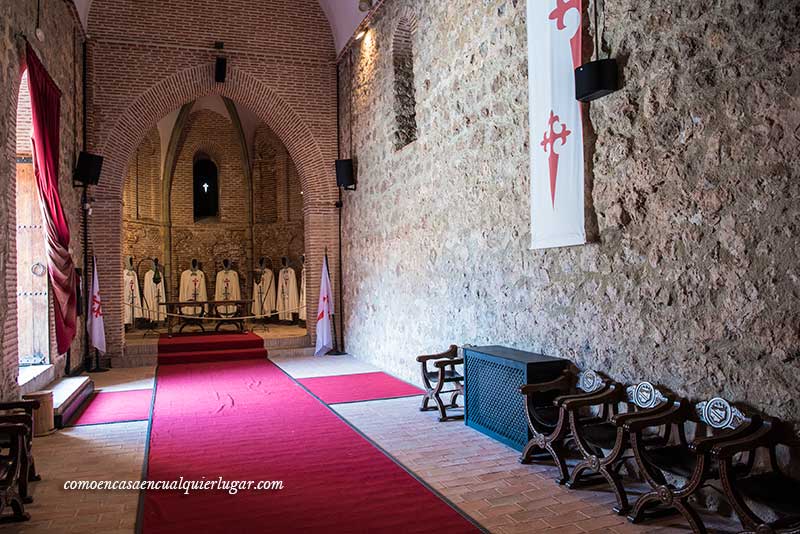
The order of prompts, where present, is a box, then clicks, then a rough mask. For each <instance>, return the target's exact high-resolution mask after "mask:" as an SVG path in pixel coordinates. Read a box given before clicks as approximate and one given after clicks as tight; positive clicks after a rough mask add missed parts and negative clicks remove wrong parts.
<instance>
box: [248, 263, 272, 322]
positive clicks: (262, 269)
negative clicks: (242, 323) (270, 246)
mask: <svg viewBox="0 0 800 534" xmlns="http://www.w3.org/2000/svg"><path fill="white" fill-rule="evenodd" d="M257 273H259V274H260V275H261V278H260V280H259V281H258V283H256V282H255V281H253V306H252V307H251V308H250V311H251V312H252V313H253V315H255V316H257V317H259V318H260V317H263V316H265V315H267V314H269V313H270V312H271V311H272V310H274V309H275V273H273V272H272V269H270V268H268V267H267V260H266V258H261V260H259V263H258V271H257Z"/></svg>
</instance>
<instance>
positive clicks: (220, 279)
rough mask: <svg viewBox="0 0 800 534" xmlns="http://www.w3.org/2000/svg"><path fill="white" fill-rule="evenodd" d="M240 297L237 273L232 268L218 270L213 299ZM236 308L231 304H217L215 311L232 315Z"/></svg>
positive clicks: (237, 298) (235, 298)
mask: <svg viewBox="0 0 800 534" xmlns="http://www.w3.org/2000/svg"><path fill="white" fill-rule="evenodd" d="M241 298H242V293H241V290H240V289H239V274H238V273H237V272H236V271H234V270H233V269H230V270H227V271H226V270H222V271H220V272H218V273H217V282H216V289H215V290H214V300H240V299H241ZM236 308H237V307H236V306H235V305H233V304H230V305H227V306H217V313H219V314H220V315H233V314H234V313H236Z"/></svg>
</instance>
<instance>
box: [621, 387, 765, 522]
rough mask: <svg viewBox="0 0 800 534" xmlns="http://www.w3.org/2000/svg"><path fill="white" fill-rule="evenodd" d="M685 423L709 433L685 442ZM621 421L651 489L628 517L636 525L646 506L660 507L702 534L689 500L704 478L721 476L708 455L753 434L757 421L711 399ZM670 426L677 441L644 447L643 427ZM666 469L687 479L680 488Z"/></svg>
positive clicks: (722, 401) (676, 404)
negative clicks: (673, 513) (720, 446)
mask: <svg viewBox="0 0 800 534" xmlns="http://www.w3.org/2000/svg"><path fill="white" fill-rule="evenodd" d="M689 422H694V423H696V424H697V425H698V428H697V431H698V433H699V431H700V430H701V428H705V429H707V430H708V431H709V432H710V435H708V436H705V437H696V438H695V439H694V440H693V441H691V442H687V441H686V432H685V426H686V425H687V424H688V423H689ZM622 424H623V427H624V428H625V429H626V430H627V431H628V432H629V433H630V440H631V448H632V449H633V452H634V456H635V458H636V462H637V464H638V465H639V468H640V470H641V473H642V476H643V477H644V479H645V480H646V481H647V483H648V484H649V485H650V487H651V490H650V491H649V492H647V493H645V494H644V495H642V496H641V497H639V499H638V500H637V501H636V503H635V504H634V505H633V510H632V511H631V513H630V514H629V515H628V519H629V520H630V521H631V522H633V523H638V522H640V521H642V520H643V519H645V514H646V512H647V510H648V509H652V508H653V507H655V506H659V505H660V506H661V508H662V510H661V511H660V512H661V513H663V512H671V511H675V510H677V511H678V512H680V514H681V515H683V517H684V518H685V519H686V521H687V522H688V523H689V526H690V527H691V528H692V531H693V532H695V533H698V534H705V532H706V528H705V525H704V524H703V521H702V519H701V518H700V515H699V514H698V513H697V511H696V510H695V509H694V508H693V507H692V505H691V504H690V503H689V499H690V498H691V497H692V496H693V495H694V494H695V493H696V492H697V491H698V490H699V489H700V488H701V487H702V486H704V485H705V484H706V482H707V481H709V480H716V479H718V478H719V470H718V469H717V468H716V466H717V463H716V461H715V460H714V458H713V457H712V454H711V453H712V450H713V448H714V447H715V446H717V445H720V444H723V443H726V442H729V441H732V440H736V439H739V438H741V437H744V436H747V435H749V434H751V433H752V432H753V431H754V430H755V429H757V428H758V427H759V426H760V424H761V423H760V420H759V419H758V418H757V417H752V418H751V417H748V416H746V415H744V414H743V413H742V412H741V411H740V410H738V409H737V408H735V407H733V406H731V405H730V403H729V402H728V401H726V400H725V399H722V398H719V397H715V398H713V399H710V400H708V401H703V402H700V403H698V404H696V405H695V406H693V407H692V406H691V405H690V404H689V403H687V402H686V401H682V400H673V401H672V402H671V403H669V405H668V407H667V408H666V409H664V410H661V411H659V412H658V413H656V414H652V415H649V416H642V417H639V418H634V419H632V420H630V421H627V422H623V423H622ZM672 424H677V425H678V435H679V438H680V439H679V443H678V444H670V445H665V446H663V447H651V448H647V447H645V446H644V443H645V442H646V438H645V435H644V432H645V431H646V430H648V429H653V428H658V427H663V426H666V425H672ZM749 467H750V466H737V467H736V469H737V470H739V469H741V468H744V469H745V470H747V469H749ZM665 473H669V474H671V475H674V476H677V477H679V478H682V479H685V480H686V482H685V483H684V484H683V485H682V486H680V487H678V486H676V485H675V484H672V483H670V482H668V481H667V480H666V477H665ZM661 513H658V514H657V515H661ZM653 515H656V514H653Z"/></svg>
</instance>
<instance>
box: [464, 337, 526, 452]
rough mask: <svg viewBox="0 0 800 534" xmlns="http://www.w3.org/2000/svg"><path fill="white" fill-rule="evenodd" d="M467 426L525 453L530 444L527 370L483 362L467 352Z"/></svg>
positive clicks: (485, 360) (490, 361)
mask: <svg viewBox="0 0 800 534" xmlns="http://www.w3.org/2000/svg"><path fill="white" fill-rule="evenodd" d="M464 355H465V360H464V366H465V373H466V377H467V382H466V401H465V402H466V406H467V412H466V423H467V425H469V426H471V427H473V428H475V429H477V430H480V431H481V432H483V433H485V434H488V435H489V436H491V437H493V438H495V439H497V440H499V441H502V442H503V443H505V444H507V445H510V446H511V447H513V448H515V449H517V450H520V451H521V450H522V449H523V447H525V444H526V443H528V439H529V438H528V426H527V424H526V422H525V406H524V404H523V403H524V397H523V396H522V395H521V394H520V393H519V387H520V386H521V385H523V384H524V383H525V369H524V368H520V367H513V366H511V365H506V364H503V363H501V362H498V361H494V360H488V359H483V358H481V357H480V356H478V355H477V354H475V353H470V352H469V351H465V353H464Z"/></svg>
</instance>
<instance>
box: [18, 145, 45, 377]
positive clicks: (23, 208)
mask: <svg viewBox="0 0 800 534" xmlns="http://www.w3.org/2000/svg"><path fill="white" fill-rule="evenodd" d="M48 315H49V297H48V276H47V258H46V252H45V233H44V228H43V226H42V212H41V208H40V206H39V192H38V190H37V188H36V178H35V176H34V174H33V163H32V162H31V158H29V157H27V158H25V157H18V158H17V344H18V349H19V364H20V366H27V365H41V364H46V363H49V362H50V320H49V316H48Z"/></svg>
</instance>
